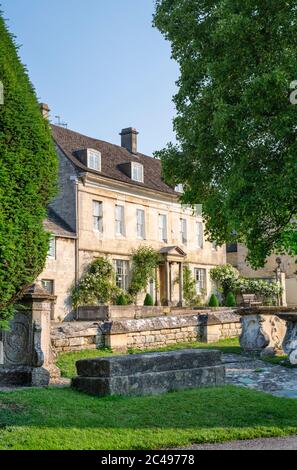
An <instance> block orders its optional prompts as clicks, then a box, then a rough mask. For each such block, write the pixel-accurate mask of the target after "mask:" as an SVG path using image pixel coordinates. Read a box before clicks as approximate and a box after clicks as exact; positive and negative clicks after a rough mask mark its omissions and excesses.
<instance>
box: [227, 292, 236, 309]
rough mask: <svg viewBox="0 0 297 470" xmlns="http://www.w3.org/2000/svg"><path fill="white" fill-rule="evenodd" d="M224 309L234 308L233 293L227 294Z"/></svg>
mask: <svg viewBox="0 0 297 470" xmlns="http://www.w3.org/2000/svg"><path fill="white" fill-rule="evenodd" d="M226 307H236V299H235V295H234V294H233V292H229V293H228V295H227V299H226Z"/></svg>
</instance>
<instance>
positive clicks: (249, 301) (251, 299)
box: [242, 294, 261, 307]
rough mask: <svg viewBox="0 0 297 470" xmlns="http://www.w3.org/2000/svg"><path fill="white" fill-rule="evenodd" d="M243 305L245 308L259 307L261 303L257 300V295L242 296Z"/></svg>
mask: <svg viewBox="0 0 297 470" xmlns="http://www.w3.org/2000/svg"><path fill="white" fill-rule="evenodd" d="M242 298H243V304H244V306H245V307H258V306H259V305H261V302H259V301H257V300H256V296H255V294H242Z"/></svg>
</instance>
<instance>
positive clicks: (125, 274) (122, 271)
mask: <svg viewBox="0 0 297 470" xmlns="http://www.w3.org/2000/svg"><path fill="white" fill-rule="evenodd" d="M114 263H115V272H116V285H117V287H118V288H119V289H122V290H124V291H128V289H129V261H122V260H115V262H114Z"/></svg>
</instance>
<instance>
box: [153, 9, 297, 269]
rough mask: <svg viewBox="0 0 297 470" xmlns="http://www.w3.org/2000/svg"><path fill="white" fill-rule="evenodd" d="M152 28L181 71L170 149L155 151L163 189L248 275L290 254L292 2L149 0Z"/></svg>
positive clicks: (295, 244) (295, 174)
mask: <svg viewBox="0 0 297 470" xmlns="http://www.w3.org/2000/svg"><path fill="white" fill-rule="evenodd" d="M154 23H155V26H156V27H157V28H158V29H159V30H160V31H161V32H162V33H163V34H164V36H165V38H166V39H167V40H169V41H170V42H171V45H172V55H173V58H174V59H175V60H176V61H177V62H178V64H179V66H180V79H179V81H178V93H177V95H176V96H175V98H174V102H175V105H176V108H177V117H176V119H175V121H174V128H175V131H176V135H177V142H178V143H177V145H173V144H172V143H171V144H169V145H168V147H167V148H166V149H164V150H162V151H161V152H159V153H158V156H159V157H161V160H162V164H163V171H164V175H165V177H166V180H167V182H169V183H170V184H173V185H174V184H178V183H181V184H183V186H184V189H185V193H184V195H183V197H182V201H183V202H184V203H190V204H197V203H199V204H203V215H204V218H205V221H206V228H207V233H208V234H209V236H210V238H211V239H212V240H216V241H217V242H218V243H219V244H223V243H225V242H226V243H228V242H234V241H236V240H237V241H239V242H242V243H245V244H246V246H247V247H248V250H249V253H248V260H249V262H250V264H251V265H252V266H253V267H254V268H258V267H260V266H263V265H264V263H265V260H266V258H267V256H268V255H270V254H271V253H272V252H273V251H277V252H279V253H285V252H286V253H289V254H291V255H296V254H297V227H296V223H295V222H294V220H296V215H297V192H296V189H295V187H296V180H297V139H296V135H297V126H296V122H297V107H296V106H293V105H292V104H291V103H290V100H289V94H290V84H291V82H292V81H293V80H297V53H296V36H297V8H296V1H294V0H245V1H242V0H158V1H157V7H156V14H155V20H154Z"/></svg>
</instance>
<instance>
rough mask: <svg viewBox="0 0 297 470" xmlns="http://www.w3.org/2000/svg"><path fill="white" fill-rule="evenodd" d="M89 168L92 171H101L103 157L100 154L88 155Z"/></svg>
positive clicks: (90, 153) (92, 153) (91, 153)
mask: <svg viewBox="0 0 297 470" xmlns="http://www.w3.org/2000/svg"><path fill="white" fill-rule="evenodd" d="M88 167H89V168H91V169H92V170H97V171H101V155H100V154H99V153H96V152H89V153H88Z"/></svg>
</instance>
